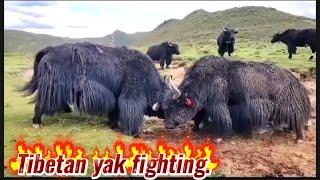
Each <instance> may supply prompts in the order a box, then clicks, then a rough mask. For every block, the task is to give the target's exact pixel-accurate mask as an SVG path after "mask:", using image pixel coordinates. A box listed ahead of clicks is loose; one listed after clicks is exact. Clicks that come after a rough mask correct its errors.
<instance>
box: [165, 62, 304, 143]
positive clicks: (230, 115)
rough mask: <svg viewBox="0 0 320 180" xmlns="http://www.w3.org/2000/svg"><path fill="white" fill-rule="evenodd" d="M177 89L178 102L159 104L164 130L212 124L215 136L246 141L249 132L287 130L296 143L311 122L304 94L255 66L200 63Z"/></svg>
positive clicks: (287, 76)
mask: <svg viewBox="0 0 320 180" xmlns="http://www.w3.org/2000/svg"><path fill="white" fill-rule="evenodd" d="M178 89H179V90H180V92H181V96H180V97H179V98H177V99H175V98H173V97H172V94H168V95H167V96H166V97H165V100H164V102H163V103H162V108H163V110H164V115H165V118H166V125H165V126H166V128H169V129H170V128H175V127H176V126H177V125H178V124H181V123H184V122H186V121H187V120H190V119H192V118H193V119H194V120H195V125H196V126H195V128H194V130H198V128H199V127H198V126H199V124H200V122H202V121H204V122H210V121H211V122H212V123H213V127H214V129H213V130H212V131H215V132H216V133H218V135H220V136H228V135H231V134H233V133H234V132H237V133H242V134H245V135H249V134H251V133H252V130H253V128H260V127H266V126H267V125H268V124H270V123H272V124H273V125H274V126H275V127H288V128H292V129H293V130H295V131H296V133H297V138H298V139H303V129H304V125H306V123H307V121H308V119H309V116H310V100H309V97H308V93H307V90H306V88H305V87H304V86H303V85H302V84H301V83H300V82H299V80H298V79H297V78H296V77H295V76H294V75H293V74H292V73H291V72H290V71H288V70H285V69H281V68H278V67H275V66H272V65H268V64H264V63H258V62H241V61H232V60H231V61H230V60H227V59H224V58H219V57H215V56H208V57H203V58H201V59H200V60H199V61H198V62H197V63H196V64H194V65H193V67H192V68H190V69H189V70H188V72H187V73H186V76H185V78H184V80H183V81H182V83H181V84H180V86H179V87H178Z"/></svg>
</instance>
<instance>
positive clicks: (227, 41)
mask: <svg viewBox="0 0 320 180" xmlns="http://www.w3.org/2000/svg"><path fill="white" fill-rule="evenodd" d="M237 33H238V31H237V30H236V29H233V28H223V31H222V32H221V34H220V35H219V36H218V38H217V45H218V46H219V48H218V53H219V55H220V56H223V55H224V53H226V52H228V55H229V56H231V54H232V53H233V52H234V49H235V48H234V47H235V43H236V34H237Z"/></svg>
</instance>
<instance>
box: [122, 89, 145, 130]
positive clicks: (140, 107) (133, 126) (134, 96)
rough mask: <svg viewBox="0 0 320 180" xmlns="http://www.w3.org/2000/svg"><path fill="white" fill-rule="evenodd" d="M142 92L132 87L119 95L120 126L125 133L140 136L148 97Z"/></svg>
mask: <svg viewBox="0 0 320 180" xmlns="http://www.w3.org/2000/svg"><path fill="white" fill-rule="evenodd" d="M140 92H141V91H140ZM140 92H139V90H138V89H135V90H132V89H131V90H127V91H124V93H123V94H121V95H120V97H119V101H118V105H119V128H120V129H121V131H122V132H123V133H124V134H127V135H133V136H139V134H140V132H141V130H142V123H143V116H144V112H145V110H146V109H147V99H146V97H145V96H143V95H141V94H140Z"/></svg>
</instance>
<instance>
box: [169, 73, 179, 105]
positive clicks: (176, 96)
mask: <svg viewBox="0 0 320 180" xmlns="http://www.w3.org/2000/svg"><path fill="white" fill-rule="evenodd" d="M171 78H172V76H170V77H169V85H170V86H171V88H172V90H173V93H174V95H173V99H178V98H179V97H180V96H181V92H180V90H179V89H178V88H177V87H175V85H173V83H172V81H171Z"/></svg>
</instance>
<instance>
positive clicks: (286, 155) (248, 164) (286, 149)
mask: <svg viewBox="0 0 320 180" xmlns="http://www.w3.org/2000/svg"><path fill="white" fill-rule="evenodd" d="M157 67H158V65H157ZM158 68H159V67H158ZM169 71H170V74H171V75H173V83H174V84H175V85H177V86H178V85H179V84H180V82H181V81H182V79H183V77H184V74H185V72H186V68H184V67H180V66H179V64H178V63H174V64H173V66H172V67H171V69H170V70H169ZM160 72H161V70H160ZM303 84H304V85H305V87H306V88H307V90H308V93H309V97H310V100H311V106H312V114H311V119H310V120H311V126H310V128H309V130H308V131H307V132H306V138H305V141H304V142H303V143H302V144H296V143H295V142H294V139H295V133H281V134H278V135H276V136H274V135H271V134H270V133H266V134H263V135H253V136H252V137H250V138H244V137H237V136H235V137H232V138H231V139H228V140H225V141H223V143H221V144H216V148H217V152H218V156H219V158H220V161H221V164H220V165H219V170H220V171H221V172H222V173H223V174H225V175H226V176H277V177H281V176H286V177H287V176H315V175H316V119H315V118H316V80H315V79H311V78H307V79H305V78H303ZM192 126H193V122H192V121H190V122H189V123H187V124H186V125H184V126H182V127H179V128H178V129H176V130H172V131H168V130H165V129H164V128H163V127H164V120H162V119H158V118H154V117H150V118H147V119H146V122H145V127H144V131H145V133H143V135H142V138H143V139H146V140H150V141H153V140H154V139H157V138H158V137H159V136H160V135H161V136H164V137H165V138H166V139H167V140H168V141H170V142H172V143H181V141H182V139H183V137H186V136H189V137H190V138H191V139H192V140H193V142H195V143H196V142H198V141H200V140H202V139H204V138H207V137H206V136H207V135H205V134H204V133H193V132H191V128H192ZM155 132H156V133H155Z"/></svg>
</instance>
